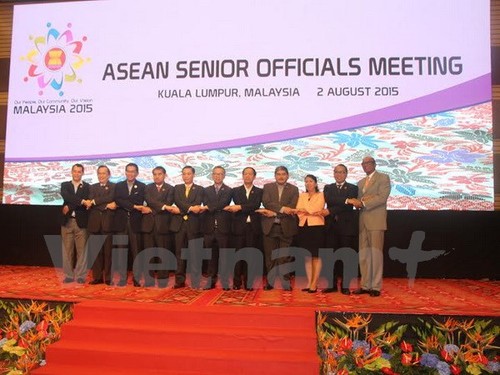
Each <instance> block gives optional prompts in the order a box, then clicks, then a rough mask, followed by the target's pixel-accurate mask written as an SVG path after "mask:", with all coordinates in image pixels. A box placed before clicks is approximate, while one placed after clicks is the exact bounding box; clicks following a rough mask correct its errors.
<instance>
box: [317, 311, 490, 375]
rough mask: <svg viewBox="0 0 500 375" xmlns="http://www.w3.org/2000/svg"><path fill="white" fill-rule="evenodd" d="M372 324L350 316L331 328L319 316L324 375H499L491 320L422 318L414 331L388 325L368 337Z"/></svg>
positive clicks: (365, 317) (392, 323)
mask: <svg viewBox="0 0 500 375" xmlns="http://www.w3.org/2000/svg"><path fill="white" fill-rule="evenodd" d="M371 320H372V317H371V315H369V314H365V315H362V314H352V315H351V316H348V317H344V318H343V319H338V318H334V319H333V322H327V315H325V314H322V313H318V322H317V335H318V353H319V355H320V358H321V360H322V367H321V369H322V374H326V375H352V374H361V375H363V374H374V373H377V374H386V375H409V374H433V375H434V374H435V375H461V374H473V375H479V374H498V373H500V363H499V359H500V357H499V355H498V349H500V348H499V347H498V346H495V345H494V344H495V340H496V339H497V336H498V334H499V332H500V327H499V326H497V325H492V324H491V320H489V321H486V320H479V319H477V320H476V319H470V320H466V321H459V320H457V319H454V318H447V319H446V320H445V321H444V322H439V321H437V320H436V319H432V323H431V322H429V321H425V320H424V319H421V318H419V319H418V322H419V323H418V324H415V325H408V324H399V323H398V322H396V321H389V322H386V323H384V324H382V325H381V326H380V327H378V328H377V329H375V330H373V331H370V329H369V325H370V322H371ZM409 327H410V328H411V331H408V328H409ZM410 333H412V334H410Z"/></svg>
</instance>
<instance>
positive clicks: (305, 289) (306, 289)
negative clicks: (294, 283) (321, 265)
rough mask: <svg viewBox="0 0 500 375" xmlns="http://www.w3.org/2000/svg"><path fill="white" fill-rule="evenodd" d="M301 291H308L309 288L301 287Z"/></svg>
mask: <svg viewBox="0 0 500 375" xmlns="http://www.w3.org/2000/svg"><path fill="white" fill-rule="evenodd" d="M301 291H302V292H309V288H303V289H301Z"/></svg>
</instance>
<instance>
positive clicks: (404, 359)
mask: <svg viewBox="0 0 500 375" xmlns="http://www.w3.org/2000/svg"><path fill="white" fill-rule="evenodd" d="M412 357H413V356H412V355H411V353H403V354H401V363H402V364H403V365H405V366H410V365H411V359H412Z"/></svg>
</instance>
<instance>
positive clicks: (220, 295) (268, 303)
mask: <svg viewBox="0 0 500 375" xmlns="http://www.w3.org/2000/svg"><path fill="white" fill-rule="evenodd" d="M61 280H62V273H61V270H60V269H53V268H48V267H27V266H0V298H15V299H18V298H27V299H40V300H52V301H68V302H80V301H89V300H101V301H123V302H127V301H128V302H148V303H158V304H168V305H191V306H252V307H309V308H310V309H311V310H315V309H318V310H323V311H335V312H342V311H346V312H349V311H357V312H370V313H402V314H439V315H471V316H481V315H487V316H500V302H499V301H500V282H498V281H484V280H444V279H441V280H438V279H417V280H416V281H415V285H414V286H413V288H410V287H409V286H408V280H407V279H384V285H383V290H382V295H381V296H380V297H378V298H372V297H369V296H367V295H361V296H354V295H350V296H344V295H342V294H340V293H332V294H322V293H316V294H308V293H304V292H301V291H300V288H302V287H304V285H303V284H304V282H303V280H298V281H296V283H295V289H294V290H293V291H292V292H283V291H282V290H279V289H275V290H272V291H268V292H265V291H263V290H262V289H261V288H259V289H255V290H254V291H252V292H247V291H244V290H238V291H227V292H225V291H223V290H222V289H220V288H217V289H214V290H211V291H203V290H193V289H190V288H184V289H175V290H174V289H171V288H167V289H158V288H134V287H133V286H131V285H130V284H131V282H130V281H129V285H128V286H126V287H122V288H119V287H109V286H106V285H95V286H94V285H88V284H82V285H80V284H76V283H71V284H62V283H61ZM87 281H88V280H87ZM169 285H170V286H171V285H173V280H172V277H171V280H170V284H169ZM322 286H323V285H321V284H320V288H321V287H322ZM352 287H353V288H354V287H356V285H354V284H353V285H352Z"/></svg>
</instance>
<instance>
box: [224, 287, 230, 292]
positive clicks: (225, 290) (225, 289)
mask: <svg viewBox="0 0 500 375" xmlns="http://www.w3.org/2000/svg"><path fill="white" fill-rule="evenodd" d="M222 290H223V291H224V292H227V291H228V290H231V289H229V288H222Z"/></svg>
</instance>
